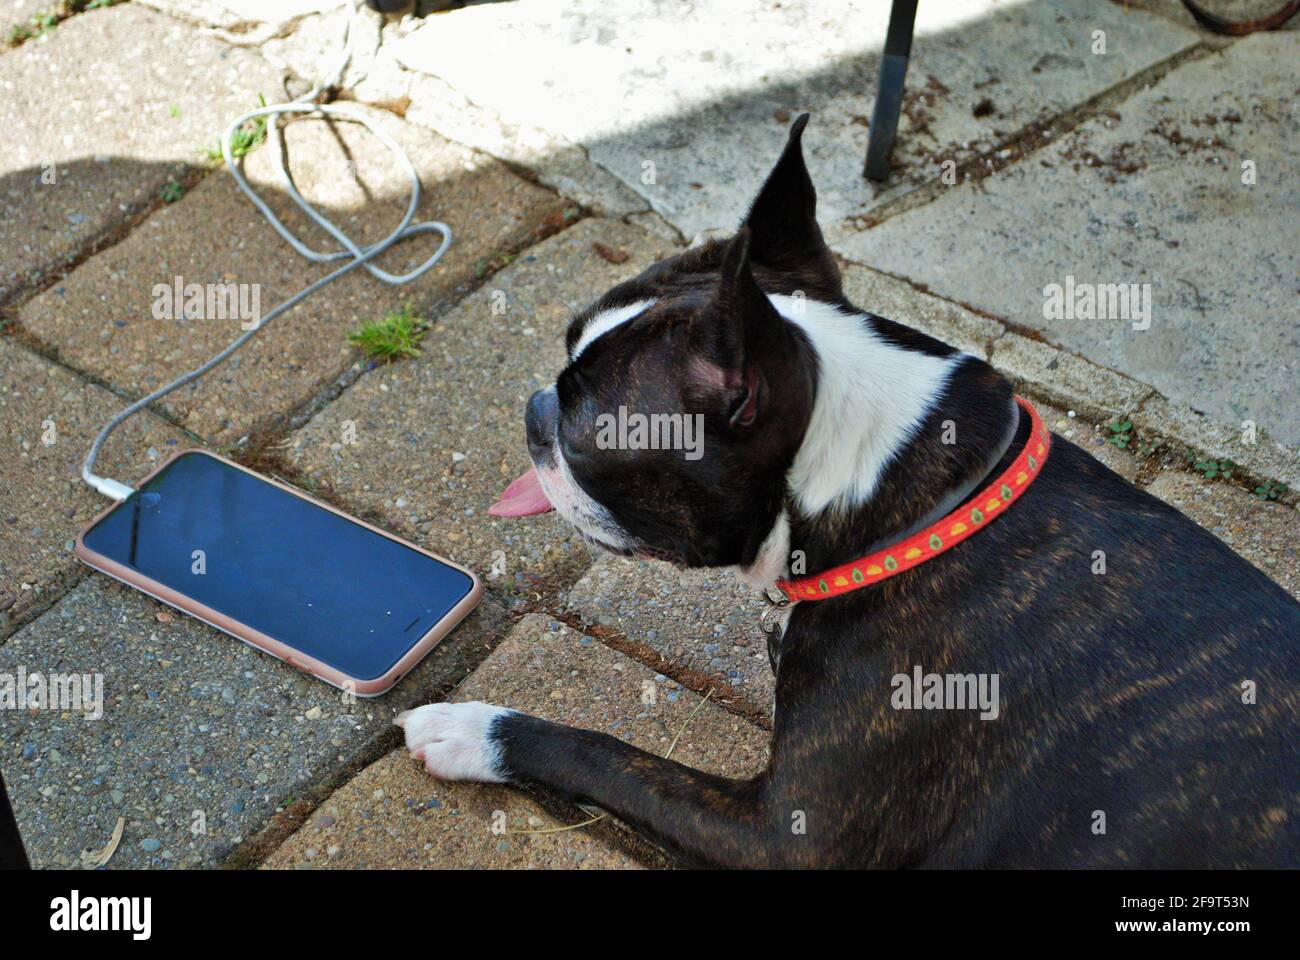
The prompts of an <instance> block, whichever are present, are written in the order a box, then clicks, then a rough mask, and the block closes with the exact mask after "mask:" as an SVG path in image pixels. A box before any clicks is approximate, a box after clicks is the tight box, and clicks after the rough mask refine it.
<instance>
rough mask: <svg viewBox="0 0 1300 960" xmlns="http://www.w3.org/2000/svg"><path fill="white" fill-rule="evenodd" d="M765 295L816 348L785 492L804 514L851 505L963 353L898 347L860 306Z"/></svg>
mask: <svg viewBox="0 0 1300 960" xmlns="http://www.w3.org/2000/svg"><path fill="white" fill-rule="evenodd" d="M768 299H770V300H771V301H772V305H773V306H775V307H776V309H777V311H778V312H779V313H780V314H781V315H782V316H783V317H785V318H786V319H787V320H789V321H790V322H791V323H794V324H795V325H796V326H798V327H799V328H800V329H802V330H803V331H804V332H805V333H806V334H807V336H808V339H809V340H810V341H811V342H812V345H813V349H814V350H816V351H817V362H818V381H817V400H816V404H815V405H814V407H813V413H812V419H811V420H810V421H809V423H808V431H807V433H806V434H805V436H804V441H803V445H802V446H801V447H800V448H799V452H798V454H797V455H796V456H795V460H794V465H793V466H792V467H791V469H790V480H789V482H790V489H791V492H792V493H793V494H794V497H795V501H796V503H797V504H798V506H799V508H800V510H802V511H803V512H804V513H806V514H808V515H810V516H815V515H816V514H819V513H822V512H823V511H825V510H827V509H830V508H842V509H843V508H851V507H854V506H856V505H858V504H860V503H862V502H864V501H865V500H867V499H868V498H869V497H870V496H871V495H872V493H873V492H874V491H875V489H876V484H877V483H878V482H879V480H880V475H881V473H882V472H883V471H884V469H885V467H886V466H888V465H889V462H890V461H891V460H892V459H893V458H894V457H895V456H897V454H898V453H899V451H901V450H902V449H903V448H905V447H906V446H907V444H908V443H910V442H912V440H913V438H914V437H915V435H916V431H917V429H918V427H919V426H920V424H921V422H922V420H923V419H924V417H925V415H926V413H927V412H928V411H929V409H930V408H931V406H933V405H934V404H935V403H936V402H937V401H938V400H939V398H940V396H941V395H942V393H943V391H944V388H945V387H946V386H947V383H948V378H949V377H950V376H951V374H952V371H953V369H954V368H955V367H956V366H957V364H959V363H961V362H962V360H964V359H965V358H966V354H963V353H954V354H952V355H951V356H947V357H935V356H931V355H929V354H924V353H918V352H916V351H914V350H906V349H904V348H902V347H898V346H895V345H893V344H891V343H889V342H888V341H887V340H885V339H884V338H883V337H881V336H880V335H879V334H877V333H876V332H875V331H874V330H872V329H871V328H870V327H869V326H868V325H867V323H866V321H865V319H864V315H863V314H861V313H849V312H845V311H844V310H841V309H840V308H839V307H836V306H833V305H831V304H828V303H821V302H820V301H816V300H796V299H795V298H794V297H789V296H785V295H784V294H769V295H768Z"/></svg>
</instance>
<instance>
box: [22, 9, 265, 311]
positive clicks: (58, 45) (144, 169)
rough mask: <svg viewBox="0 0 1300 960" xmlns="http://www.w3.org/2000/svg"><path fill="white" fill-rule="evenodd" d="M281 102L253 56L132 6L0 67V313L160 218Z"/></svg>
mask: <svg viewBox="0 0 1300 960" xmlns="http://www.w3.org/2000/svg"><path fill="white" fill-rule="evenodd" d="M161 50H166V51H167V56H166V57H160V56H158V52H159V51H161ZM280 90H281V84H280V71H278V70H276V69H274V68H273V67H272V66H271V65H270V64H269V63H268V62H267V61H266V60H264V59H262V58H261V57H259V56H258V55H257V54H256V53H254V52H252V51H247V50H236V49H232V48H231V47H229V46H227V45H226V44H223V43H220V42H218V41H217V40H214V39H212V38H211V37H207V36H204V35H203V34H202V33H201V32H200V31H199V30H197V29H195V28H193V27H191V26H188V25H186V24H183V23H179V22H177V21H176V20H173V19H171V18H169V17H165V16H162V15H160V14H157V13H154V12H153V11H150V10H145V9H143V8H141V7H139V6H137V5H134V4H128V5H124V6H118V7H112V8H109V9H105V10H92V11H88V12H86V13H82V14H78V15H77V16H75V17H72V18H70V19H68V20H65V21H64V22H63V23H61V24H60V25H59V26H58V28H57V29H55V30H54V31H52V32H51V33H49V34H47V35H46V36H44V37H42V38H41V39H39V40H36V41H29V42H28V43H25V44H23V45H22V46H21V47H19V48H17V49H15V50H12V51H10V52H9V53H7V54H6V55H4V56H3V57H0V125H2V126H3V127H4V129H5V130H6V131H7V138H6V139H7V144H6V149H5V150H4V152H3V155H2V156H0V205H3V207H4V208H5V215H4V217H3V218H0V304H3V303H5V301H8V300H12V299H14V298H15V297H20V296H21V295H22V294H23V293H24V292H25V291H26V290H27V289H28V288H29V287H30V286H31V285H32V284H35V283H37V282H39V281H40V279H41V278H43V277H46V276H49V275H50V274H52V273H55V272H57V271H58V270H60V269H61V268H64V267H66V266H67V265H68V264H70V263H73V262H75V261H76V260H78V259H79V258H81V257H83V256H84V255H85V254H86V253H87V252H89V251H90V250H92V249H94V248H95V246H96V245H97V244H99V243H102V242H103V241H104V240H105V239H106V238H108V237H111V236H113V235H114V234H115V232H117V231H119V230H120V229H121V227H122V225H123V224H125V223H129V222H130V221H131V220H132V219H133V218H136V217H138V216H139V215H141V214H142V213H143V212H144V211H146V210H148V209H150V208H151V207H153V206H155V205H156V204H157V203H158V201H159V195H160V192H161V191H162V189H163V187H164V186H166V185H167V184H168V183H169V182H170V181H172V180H184V179H185V178H186V177H187V176H189V175H193V173H194V171H195V170H197V168H198V167H199V165H200V164H201V162H202V157H201V154H200V150H201V149H202V148H203V147H204V146H205V145H207V144H209V143H211V142H215V141H216V139H217V132H218V130H220V129H221V128H223V127H224V125H225V124H226V122H228V120H229V119H230V118H232V117H234V116H237V115H238V113H239V112H241V111H243V110H247V109H249V108H250V107H252V106H255V105H256V104H257V95H258V93H259V92H261V93H265V94H266V95H267V96H268V97H273V96H275V95H276V94H277V93H278V92H279V91H280Z"/></svg>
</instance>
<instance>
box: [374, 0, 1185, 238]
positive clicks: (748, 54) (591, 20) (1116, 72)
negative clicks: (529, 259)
mask: <svg viewBox="0 0 1300 960" xmlns="http://www.w3.org/2000/svg"><path fill="white" fill-rule="evenodd" d="M888 15H889V6H888V4H882V3H874V2H869V0H845V2H840V3H836V4H833V5H827V4H805V3H799V4H772V3H768V2H766V0H732V2H729V3H726V4H716V3H714V4H696V5H681V6H678V7H677V8H675V9H674V10H673V13H672V15H671V16H665V15H664V13H663V11H662V10H660V9H658V8H656V7H654V6H647V5H645V4H642V3H638V2H636V0H618V2H609V0H578V2H574V0H547V2H536V3H530V4H527V5H522V6H521V5H510V4H478V5H472V6H469V7H466V8H464V9H461V10H456V11H453V12H451V13H449V14H447V15H444V16H440V17H435V18H430V19H428V20H426V21H425V23H424V24H423V25H422V26H420V27H419V28H418V29H416V30H414V31H412V32H411V33H410V34H409V35H407V36H406V37H405V38H403V39H401V40H399V41H397V43H396V44H395V45H394V47H393V54H394V56H395V57H396V58H397V60H398V61H399V62H400V63H402V64H403V65H405V66H407V67H409V68H411V69H413V70H418V71H421V72H424V73H427V74H430V75H432V76H435V77H438V78H440V79H442V80H444V81H446V83H448V84H450V86H451V87H453V88H454V89H455V90H456V91H457V92H458V93H459V94H461V95H463V97H465V98H466V100H467V101H468V102H469V104H470V106H471V108H478V109H482V110H483V111H485V113H486V114H487V115H488V116H489V117H490V118H500V120H502V121H504V122H506V123H509V124H521V125H523V124H526V125H527V126H528V127H529V128H537V129H540V130H542V131H545V132H546V133H547V134H549V135H550V136H552V137H558V138H562V141H563V142H564V143H567V144H569V145H571V146H578V147H581V148H582V149H584V150H585V151H586V153H587V155H588V156H589V158H590V159H591V160H592V161H593V162H594V163H595V164H597V165H598V166H599V167H602V168H604V169H605V170H608V171H609V172H611V173H613V174H614V175H615V176H617V177H618V178H619V179H620V180H622V181H623V183H624V184H626V185H627V186H628V187H629V188H630V189H632V190H634V191H636V192H637V193H638V194H640V195H641V196H642V197H644V198H645V200H646V201H647V202H649V203H650V204H651V206H652V208H653V209H654V210H656V211H657V212H659V213H660V214H662V215H663V216H664V217H665V218H666V219H668V220H669V221H670V222H672V223H673V224H674V226H676V227H677V228H678V229H679V230H680V231H681V232H682V233H683V234H684V235H685V236H686V237H692V236H695V235H696V234H697V233H699V232H701V231H703V230H707V229H710V228H732V227H734V226H735V224H736V222H737V220H738V219H739V218H740V217H741V216H742V215H743V213H744V211H745V209H746V208H747V206H748V204H749V202H750V201H751V200H752V199H753V194H754V192H755V191H756V189H757V187H758V185H759V183H760V182H761V181H762V178H763V176H764V175H765V174H766V173H767V171H768V169H769V168H770V166H771V164H772V163H773V161H774V160H775V158H776V155H777V153H778V152H779V150H780V146H781V144H782V143H783V142H784V139H785V132H786V128H787V127H788V126H789V122H790V120H791V119H792V118H793V116H794V115H796V114H797V113H798V112H799V111H800V110H804V109H808V110H812V111H813V112H814V115H815V119H814V124H813V127H812V129H811V130H810V134H809V136H808V138H807V148H808V151H809V154H810V164H811V167H812V171H813V177H814V180H815V181H816V182H817V186H818V192H819V199H820V211H819V212H820V214H821V216H822V219H823V220H824V221H826V222H834V221H839V220H842V219H844V218H847V217H850V216H854V215H858V214H862V213H864V212H865V211H867V210H870V209H871V208H872V207H874V206H876V205H877V204H879V203H880V202H882V201H883V200H884V199H886V198H887V197H889V196H895V195H897V194H898V193H899V192H903V191H906V190H907V189H910V188H912V187H915V186H916V185H917V184H918V183H921V182H924V181H927V180H934V179H936V178H938V176H939V175H940V173H941V172H942V171H941V167H940V164H941V162H942V160H944V159H953V160H956V161H957V162H961V161H963V160H965V159H968V158H970V157H972V156H974V155H977V154H979V153H983V152H985V151H988V150H990V149H993V148H995V147H996V146H997V144H999V143H1001V142H1003V141H1005V140H1006V139H1008V138H1010V137H1011V136H1013V135H1014V133H1015V132H1016V131H1017V130H1020V129H1022V128H1023V127H1025V126H1026V125H1027V124H1029V123H1032V122H1035V121H1041V120H1044V119H1046V118H1048V117H1050V116H1053V115H1056V114H1058V113H1060V112H1062V111H1063V110H1066V109H1068V108H1070V107H1072V106H1074V105H1076V104H1079V103H1081V102H1083V101H1085V100H1087V99H1089V98H1091V97H1093V96H1096V95H1097V94H1099V93H1101V92H1102V91H1104V90H1106V89H1108V88H1109V87H1111V86H1113V85H1114V84H1116V83H1119V82H1120V81H1122V80H1123V79H1125V78H1126V77H1129V76H1131V75H1133V74H1134V73H1136V72H1138V71H1140V70H1143V69H1145V68H1147V67H1150V66H1151V65H1153V64H1155V63H1158V62H1160V61H1161V60H1164V59H1165V58H1167V57H1170V56H1172V55H1173V54H1175V53H1176V52H1178V51H1179V50H1182V49H1185V48H1186V47H1188V46H1189V45H1190V44H1192V43H1194V42H1195V41H1196V34H1195V33H1194V32H1193V31H1190V30H1187V29H1184V28H1182V27H1179V26H1177V25H1175V24H1173V23H1171V22H1170V21H1168V20H1166V19H1164V18H1161V17H1157V16H1152V15H1149V14H1146V13H1142V12H1140V11H1130V12H1128V13H1127V14H1125V12H1124V11H1123V10H1121V9H1119V8H1117V7H1113V6H1111V5H1109V4H1098V3H1095V2H1090V0H1059V2H1052V3H1046V2H1037V0H1036V2H1028V3H1016V4H1007V3H999V2H997V0H978V2H969V0H967V2H956V0H949V2H940V3H926V4H923V5H922V6H921V7H920V8H919V11H918V18H917V28H916V43H915V46H914V47H913V54H912V68H911V73H910V75H909V84H908V97H907V102H906V105H905V106H906V110H905V117H904V119H903V121H902V125H901V127H900V139H899V143H898V146H897V148H896V150H895V157H896V160H897V161H898V163H899V165H900V169H899V170H897V171H896V172H895V173H896V177H897V178H898V179H897V180H896V182H895V184H894V185H893V186H892V187H891V189H890V190H888V191H883V192H878V191H877V190H876V189H875V188H874V187H872V186H870V185H869V184H868V182H867V181H865V180H864V179H863V178H862V165H863V158H864V156H865V154H866V144H867V126H866V124H867V120H868V118H869V117H870V115H871V109H872V104H873V102H874V93H875V83H876V77H877V73H878V68H879V55H880V51H881V48H882V46H883V42H884V35H885V28H886V24H887V20H888ZM1098 29H1101V30H1104V31H1106V34H1107V53H1106V54H1105V55H1094V54H1093V53H1092V52H1091V44H1092V34H1093V31H1095V30H1098ZM972 51H978V56H974V55H972ZM1029 51H1032V52H1034V53H1027V52H1029ZM1035 54H1036V55H1035ZM492 64H497V65H502V66H503V67H504V66H505V65H509V67H508V68H506V69H490V68H487V69H485V66H486V65H492ZM530 69H531V72H532V74H533V75H535V76H536V77H537V78H538V79H537V81H536V82H523V81H521V79H520V77H521V76H523V75H527V74H528V73H529V71H530ZM593 78H599V80H598V82H595V83H593ZM985 99H988V100H989V101H990V105H989V107H988V108H987V111H985V110H982V109H978V108H979V106H980V104H981V103H982V101H984V100H985ZM484 126H485V128H490V126H491V124H490V123H487V124H485V125H484ZM512 159H514V158H513V157H512ZM521 162H530V163H533V164H535V165H536V166H537V168H538V170H539V172H540V173H541V174H542V175H543V176H546V168H547V164H546V161H545V158H544V157H542V158H536V157H534V158H533V159H532V160H522V161H521Z"/></svg>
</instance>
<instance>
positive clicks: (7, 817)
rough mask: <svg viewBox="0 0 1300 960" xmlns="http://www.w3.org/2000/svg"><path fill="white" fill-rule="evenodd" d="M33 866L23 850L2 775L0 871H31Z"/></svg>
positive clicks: (0, 783) (0, 794) (0, 795)
mask: <svg viewBox="0 0 1300 960" xmlns="http://www.w3.org/2000/svg"><path fill="white" fill-rule="evenodd" d="M31 866H32V865H31V864H30V863H28V861H27V851H26V850H25V849H23V838H22V836H21V835H20V834H19V833H18V821H17V820H15V819H14V810H13V807H11V806H9V794H8V793H6V792H5V778H4V774H3V773H0V870H30V869H31Z"/></svg>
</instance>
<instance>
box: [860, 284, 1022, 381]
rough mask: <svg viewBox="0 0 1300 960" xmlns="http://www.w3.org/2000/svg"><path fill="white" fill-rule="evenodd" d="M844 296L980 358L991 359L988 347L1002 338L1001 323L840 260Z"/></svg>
mask: <svg viewBox="0 0 1300 960" xmlns="http://www.w3.org/2000/svg"><path fill="white" fill-rule="evenodd" d="M840 273H841V275H842V276H843V278H844V295H845V296H846V297H848V298H849V302H851V303H852V304H854V306H857V307H859V308H861V309H863V310H866V311H869V312H870V313H874V314H876V315H877V316H880V317H885V318H887V319H889V320H894V321H897V322H898V323H904V324H907V326H909V327H912V328H913V329H915V330H920V331H921V332H922V333H928V334H929V335H930V336H932V337H936V338H937V339H939V340H942V341H943V342H944V343H947V344H951V345H952V346H954V347H956V348H957V349H958V350H964V351H965V352H966V353H969V354H973V355H974V356H977V357H980V358H981V359H984V360H987V359H988V358H989V345H990V344H991V343H992V342H993V341H994V340H996V339H997V338H998V337H1000V336H1002V334H1003V333H1004V332H1005V328H1004V327H1003V326H1002V324H1000V323H998V322H997V321H995V320H990V319H988V318H987V317H981V316H980V315H979V314H977V313H972V312H971V311H969V310H967V309H965V308H964V307H959V306H957V305H956V304H955V303H950V302H949V301H947V300H941V299H939V298H938V297H931V296H927V295H926V294H924V293H921V292H920V291H918V290H917V289H916V288H915V287H913V286H912V285H911V284H909V283H906V282H905V281H903V280H899V279H897V278H895V277H891V276H888V275H887V274H883V273H880V272H878V271H876V270H872V269H871V268H870V267H864V266H862V265H860V264H856V263H848V262H846V261H841V263H840Z"/></svg>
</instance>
